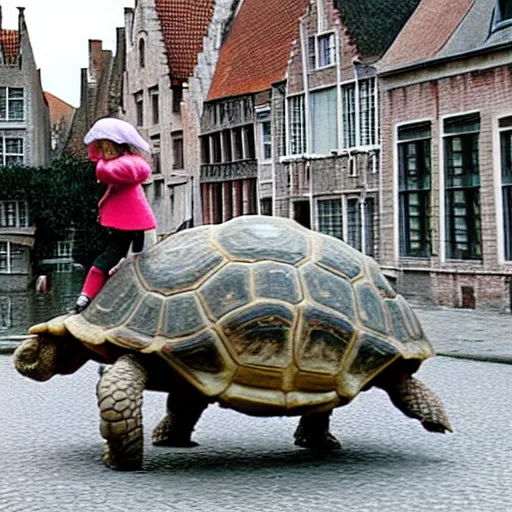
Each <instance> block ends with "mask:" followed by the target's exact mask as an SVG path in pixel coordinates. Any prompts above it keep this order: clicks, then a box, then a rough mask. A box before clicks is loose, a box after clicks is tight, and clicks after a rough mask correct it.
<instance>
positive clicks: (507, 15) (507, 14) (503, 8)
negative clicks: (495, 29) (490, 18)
mask: <svg viewBox="0 0 512 512" xmlns="http://www.w3.org/2000/svg"><path fill="white" fill-rule="evenodd" d="M510 20H512V2H511V1H510V0H498V1H497V2H496V11H495V14H494V24H495V25H497V24H499V23H503V22H505V21H510Z"/></svg>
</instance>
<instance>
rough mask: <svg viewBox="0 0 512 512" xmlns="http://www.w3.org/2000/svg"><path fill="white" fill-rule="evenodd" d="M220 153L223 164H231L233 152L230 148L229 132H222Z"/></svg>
mask: <svg viewBox="0 0 512 512" xmlns="http://www.w3.org/2000/svg"><path fill="white" fill-rule="evenodd" d="M222 151H223V153H222V154H223V162H231V161H232V160H233V150H232V148H231V130H224V131H223V132H222Z"/></svg>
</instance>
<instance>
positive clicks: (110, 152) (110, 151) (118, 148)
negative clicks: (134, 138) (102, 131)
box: [95, 139, 139, 160]
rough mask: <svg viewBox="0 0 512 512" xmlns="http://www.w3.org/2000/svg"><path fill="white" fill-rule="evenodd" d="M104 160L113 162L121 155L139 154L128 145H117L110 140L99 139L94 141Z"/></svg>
mask: <svg viewBox="0 0 512 512" xmlns="http://www.w3.org/2000/svg"><path fill="white" fill-rule="evenodd" d="M95 143H96V144H97V148H98V150H99V151H100V152H101V155H102V156H103V159H104V160H114V159H115V158H119V157H120V156H122V155H138V154H139V152H138V151H137V150H136V149H135V148H134V147H133V146H131V145H130V144H118V143H117V142H114V141H112V140H108V139H100V140H97V141H95Z"/></svg>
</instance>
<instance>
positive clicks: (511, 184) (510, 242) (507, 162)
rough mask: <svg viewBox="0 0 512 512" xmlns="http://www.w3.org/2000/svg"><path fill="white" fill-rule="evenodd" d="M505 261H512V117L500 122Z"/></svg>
mask: <svg viewBox="0 0 512 512" xmlns="http://www.w3.org/2000/svg"><path fill="white" fill-rule="evenodd" d="M498 128H499V131H500V146H501V191H502V197H503V199H502V201H503V231H504V233H503V234H504V244H505V260H507V261H510V260H512V117H506V118H503V119H500V120H499V124H498Z"/></svg>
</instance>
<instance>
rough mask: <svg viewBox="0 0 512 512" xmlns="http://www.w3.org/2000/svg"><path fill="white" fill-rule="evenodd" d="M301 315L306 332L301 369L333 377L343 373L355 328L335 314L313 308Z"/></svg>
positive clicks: (299, 357) (300, 343)
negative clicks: (341, 371) (342, 367)
mask: <svg viewBox="0 0 512 512" xmlns="http://www.w3.org/2000/svg"><path fill="white" fill-rule="evenodd" d="M300 316H301V320H300V321H301V325H302V330H301V333H300V338H299V340H298V344H297V345H298V346H297V353H296V361H297V365H298V366H299V368H300V369H301V370H303V371H308V372H319V373H328V374H330V375H335V374H337V373H339V371H340V370H341V363H342V361H343V358H344V356H345V351H346V349H347V347H348V345H349V344H350V341H351V340H352V337H353V335H354V326H353V325H352V324H351V323H350V322H348V321H347V320H345V319H343V318H342V317H341V316H338V315H337V314H335V313H333V312H331V311H328V310H324V309H320V308H316V307H313V306H308V307H306V308H303V310H302V311H301V315H300Z"/></svg>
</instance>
